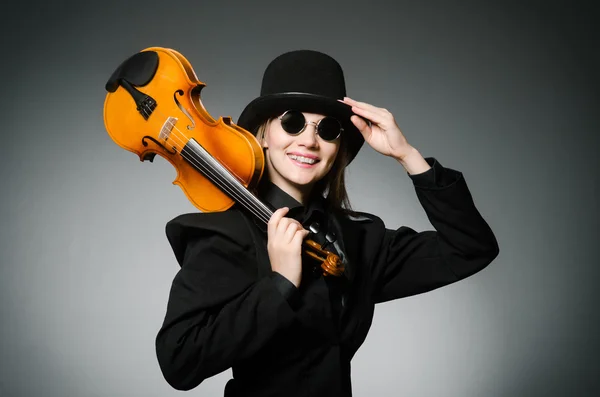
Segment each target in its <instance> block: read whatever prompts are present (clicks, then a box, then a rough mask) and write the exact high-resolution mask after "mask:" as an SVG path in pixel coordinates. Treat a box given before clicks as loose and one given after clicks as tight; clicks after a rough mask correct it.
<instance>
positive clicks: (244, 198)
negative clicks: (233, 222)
mask: <svg viewBox="0 0 600 397" xmlns="http://www.w3.org/2000/svg"><path fill="white" fill-rule="evenodd" d="M142 111H143V112H144V114H145V115H146V116H147V117H148V118H149V117H150V113H149V111H150V110H149V109H147V108H145V107H142ZM155 111H156V109H155ZM156 113H159V115H161V116H163V115H162V114H161V112H160V111H156ZM163 117H164V116H163ZM166 120H169V119H168V118H166ZM167 123H168V124H169V125H170V126H171V127H172V131H171V134H170V137H171V136H173V137H174V138H175V139H174V141H179V146H180V147H177V143H176V144H175V148H176V149H178V151H179V154H180V155H181V156H182V157H183V158H184V159H186V160H187V161H189V162H190V163H191V165H193V166H196V167H198V168H199V169H200V170H201V171H202V172H203V173H204V176H205V177H207V178H208V179H209V180H211V182H212V183H214V184H215V185H217V186H218V187H219V188H221V189H222V190H223V191H224V192H225V193H227V194H229V195H230V197H232V198H233V199H234V200H237V201H238V202H240V204H242V205H244V206H245V207H246V208H247V209H248V210H249V211H250V212H252V213H253V214H254V215H255V216H256V217H258V218H259V219H260V220H262V221H263V222H265V223H267V222H268V220H269V218H270V215H271V214H272V213H271V214H269V210H268V209H263V208H260V207H259V206H256V205H254V206H253V205H252V201H253V200H252V199H253V198H254V197H249V196H250V195H251V193H250V192H249V191H248V190H246V188H245V187H243V185H242V188H241V189H240V188H239V187H236V186H235V183H231V181H229V182H228V181H226V180H219V179H218V177H217V176H215V175H214V174H213V173H212V172H211V171H212V170H213V169H214V168H212V169H211V167H210V165H209V164H206V163H202V162H201V161H198V160H203V161H206V160H205V159H202V157H200V156H198V157H196V156H190V155H186V153H187V151H186V150H185V140H188V141H189V138H188V137H187V136H186V135H185V134H184V133H182V132H181V130H180V129H179V128H177V126H176V125H175V123H172V122H171V121H167ZM173 130H176V131H177V132H179V134H180V135H181V136H182V137H183V138H184V140H182V139H181V138H180V137H178V136H177V134H176V133H175V134H174V133H173ZM192 153H194V152H193V151H192ZM213 160H214V159H213ZM214 161H216V160H214ZM230 176H231V177H233V175H230ZM233 178H235V177H233ZM236 182H238V183H239V181H237V179H236ZM240 185H241V184H240ZM240 195H241V196H240Z"/></svg>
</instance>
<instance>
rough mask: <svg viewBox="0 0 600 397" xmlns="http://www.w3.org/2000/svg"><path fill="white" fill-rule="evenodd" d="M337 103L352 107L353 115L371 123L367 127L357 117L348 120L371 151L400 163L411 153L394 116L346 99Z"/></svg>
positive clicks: (363, 103) (366, 104)
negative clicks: (373, 150) (369, 146)
mask: <svg viewBox="0 0 600 397" xmlns="http://www.w3.org/2000/svg"><path fill="white" fill-rule="evenodd" d="M339 101H340V102H342V103H345V104H346V105H350V106H352V111H353V112H354V113H356V114H357V115H358V116H361V117H364V118H365V119H367V120H369V121H370V122H371V125H370V126H369V124H367V123H366V122H365V120H363V119H361V118H360V117H358V116H352V117H351V118H350V120H351V121H352V123H353V124H354V125H355V126H356V128H358V130H359V131H360V133H361V134H362V135H363V136H364V138H365V142H367V143H368V144H369V145H371V147H372V148H373V149H375V150H377V151H378V152H379V153H381V154H383V155H386V156H390V157H393V158H395V159H396V160H398V161H400V162H402V161H403V160H404V159H405V157H406V156H408V155H409V154H411V153H412V152H413V149H414V148H413V147H412V146H411V145H409V144H408V142H407V141H406V138H405V137H404V135H403V134H402V131H400V128H399V127H398V124H396V120H395V119H394V115H393V114H391V113H390V112H389V111H387V110H386V109H383V108H378V107H375V106H373V105H369V104H368V103H365V102H358V101H355V100H354V99H350V98H348V97H345V98H344V100H339Z"/></svg>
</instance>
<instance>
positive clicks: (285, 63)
mask: <svg viewBox="0 0 600 397" xmlns="http://www.w3.org/2000/svg"><path fill="white" fill-rule="evenodd" d="M344 96H346V84H345V82H344V73H343V71H342V68H341V66H340V65H339V63H337V61H336V60H335V59H333V58H332V57H330V56H329V55H326V54H323V53H320V52H317V51H311V50H299V51H291V52H287V53H285V54H282V55H280V56H278V57H277V58H275V59H274V60H273V61H272V62H271V63H270V64H269V66H267V69H266V70H265V74H264V76H263V80H262V87H261V90H260V96H259V97H258V98H256V99H254V100H253V101H252V102H250V103H249V104H248V106H246V108H245V109H244V110H243V111H242V114H241V115H240V118H239V120H238V122H237V124H238V125H239V126H240V127H242V128H244V129H246V130H248V131H250V132H252V133H253V134H255V135H256V132H257V129H258V126H259V125H260V124H261V123H263V122H264V121H265V120H267V119H269V118H271V117H275V116H278V115H280V114H282V113H283V112H285V111H286V110H289V109H294V110H299V111H303V112H308V113H319V114H324V115H327V116H332V117H335V118H337V119H338V120H339V121H340V123H341V124H342V128H344V132H343V133H342V134H343V136H342V139H345V140H346V142H347V144H348V153H349V158H348V163H350V162H351V161H352V159H354V157H355V156H356V154H357V153H358V151H359V150H360V148H361V146H362V144H363V143H364V138H363V136H362V134H361V133H360V132H359V131H358V129H357V128H356V127H355V126H354V124H353V123H352V121H350V116H352V115H353V114H354V113H353V112H352V108H351V107H350V106H348V105H346V104H344V103H341V102H338V99H343V98H344Z"/></svg>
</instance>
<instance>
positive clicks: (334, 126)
mask: <svg viewBox="0 0 600 397" xmlns="http://www.w3.org/2000/svg"><path fill="white" fill-rule="evenodd" d="M277 118H278V119H279V120H280V121H281V127H282V128H283V130H284V131H285V132H287V133H288V134H290V135H298V134H300V133H301V132H302V131H304V130H305V129H306V126H307V125H308V124H312V125H314V126H315V127H316V130H317V134H318V135H319V136H320V137H321V139H323V140H324V141H326V142H333V141H335V140H336V139H338V138H339V137H340V135H341V134H342V131H344V129H343V128H342V125H341V124H340V122H339V121H338V120H337V119H336V118H333V117H330V116H326V117H324V118H322V119H321V120H319V121H318V122H316V123H315V122H313V121H306V118H305V117H304V114H303V113H302V112H300V111H298V110H287V111H286V112H285V113H284V114H282V115H281V116H279V117H277Z"/></svg>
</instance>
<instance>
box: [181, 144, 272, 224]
mask: <svg viewBox="0 0 600 397" xmlns="http://www.w3.org/2000/svg"><path fill="white" fill-rule="evenodd" d="M181 156H182V157H183V158H184V159H185V160H186V161H187V162H188V163H189V164H190V165H191V166H192V167H194V168H195V169H196V170H198V171H199V172H200V173H202V175H204V176H205V177H206V178H207V179H208V180H209V181H211V182H212V183H213V184H214V185H215V186H217V187H218V188H219V189H221V191H222V192H223V193H225V194H226V195H228V196H229V197H230V198H231V199H232V200H234V201H235V202H236V203H238V204H240V205H241V206H242V207H244V208H245V209H246V210H248V211H249V212H250V213H251V214H253V215H254V216H255V217H256V218H257V219H259V220H260V221H262V222H264V223H265V224H266V223H267V222H269V219H270V218H271V215H273V211H271V209H270V208H269V207H267V206H266V205H265V204H264V203H263V202H262V201H260V199H259V198H258V197H256V196H255V195H254V194H252V192H250V191H249V190H248V189H247V188H246V187H245V186H244V185H242V184H241V183H240V181H239V180H238V179H237V178H236V177H235V176H234V175H233V174H232V173H231V172H229V170H227V168H225V167H224V166H223V165H222V164H221V163H220V162H219V161H218V160H216V159H215V158H214V157H213V156H212V155H211V154H210V153H209V152H208V151H207V150H206V149H204V147H202V145H200V144H199V143H198V142H196V140H194V139H193V138H192V139H190V140H189V141H188V142H187V143H186V145H185V146H184V147H183V149H182V150H181Z"/></svg>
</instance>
